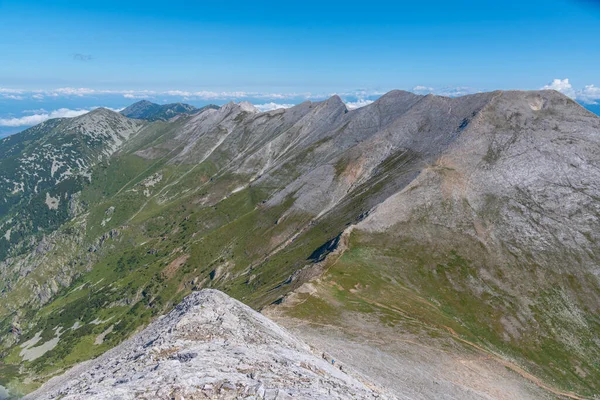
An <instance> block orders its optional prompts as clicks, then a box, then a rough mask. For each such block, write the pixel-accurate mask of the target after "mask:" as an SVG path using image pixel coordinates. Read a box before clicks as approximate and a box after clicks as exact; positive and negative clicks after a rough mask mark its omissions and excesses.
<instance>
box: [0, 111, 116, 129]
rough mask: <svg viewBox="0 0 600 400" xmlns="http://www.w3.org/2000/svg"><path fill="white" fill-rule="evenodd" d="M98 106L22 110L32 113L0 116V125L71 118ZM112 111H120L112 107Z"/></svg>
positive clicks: (36, 122) (30, 124)
mask: <svg viewBox="0 0 600 400" xmlns="http://www.w3.org/2000/svg"><path fill="white" fill-rule="evenodd" d="M96 108H99V107H91V108H89V109H77V110H71V109H68V108H59V109H58V110H53V111H46V110H44V109H40V110H26V111H23V113H24V114H26V113H32V115H25V116H23V117H13V118H0V127H3V126H4V127H11V128H17V127H27V126H34V125H37V124H41V123H42V122H44V121H47V120H49V119H53V118H73V117H79V116H80V115H83V114H87V113H89V112H90V111H92V110H94V109H96ZM112 110H113V111H120V110H115V109H112Z"/></svg>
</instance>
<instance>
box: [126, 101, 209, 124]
mask: <svg viewBox="0 0 600 400" xmlns="http://www.w3.org/2000/svg"><path fill="white" fill-rule="evenodd" d="M218 108H219V106H216V105H214V104H209V105H206V106H203V107H201V108H196V107H194V106H192V105H189V104H185V103H170V104H156V103H152V102H150V101H148V100H140V101H138V102H137V103H133V104H132V105H130V106H129V107H127V108H125V109H123V110H122V111H121V112H120V113H121V114H123V115H124V116H126V117H128V118H134V119H144V120H147V121H166V120H168V119H171V118H173V117H176V116H177V115H181V114H195V113H200V112H202V111H205V110H216V109H218Z"/></svg>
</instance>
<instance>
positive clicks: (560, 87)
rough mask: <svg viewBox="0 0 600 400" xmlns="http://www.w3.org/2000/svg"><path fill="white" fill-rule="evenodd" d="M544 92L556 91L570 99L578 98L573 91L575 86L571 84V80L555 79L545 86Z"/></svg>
mask: <svg viewBox="0 0 600 400" xmlns="http://www.w3.org/2000/svg"><path fill="white" fill-rule="evenodd" d="M542 90H556V91H558V92H561V93H563V94H565V95H567V96H569V97H572V98H576V97H577V94H576V93H575V90H574V89H573V85H571V83H570V82H569V79H555V80H553V81H552V82H550V83H549V84H547V85H545V86H544V87H543V88H542Z"/></svg>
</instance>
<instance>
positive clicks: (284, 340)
mask: <svg viewBox="0 0 600 400" xmlns="http://www.w3.org/2000/svg"><path fill="white" fill-rule="evenodd" d="M359 379H360V378H359ZM359 379H357V377H355V376H353V375H351V374H350V373H349V372H348V371H345V370H344V369H343V368H340V367H339V366H338V365H335V362H334V360H331V359H329V358H327V357H325V356H319V355H315V354H314V353H313V352H312V351H311V349H310V348H309V346H308V345H306V344H305V343H304V342H302V341H300V340H299V339H297V338H296V337H294V336H292V335H291V334H290V333H289V332H287V331H286V330H285V329H283V328H281V327H280V326H279V325H277V324H275V323H274V322H272V321H271V320H269V319H268V318H266V317H265V316H263V315H261V314H259V313H257V312H256V311H253V310H252V309H251V308H249V307H247V306H245V305H244V304H242V303H240V302H239V301H237V300H234V299H232V298H230V297H229V296H227V295H225V294H224V293H222V292H219V291H217V290H210V289H205V290H202V291H199V292H194V293H192V294H191V295H189V296H188V297H186V298H185V299H184V300H183V301H182V302H181V303H180V304H179V305H178V306H177V307H176V308H175V309H174V310H173V311H171V312H170V313H169V314H167V315H166V316H164V317H162V318H159V319H158V320H156V321H155V322H153V323H152V324H151V325H150V326H148V327H147V328H146V329H144V330H143V331H142V332H141V333H139V334H138V335H136V336H134V337H133V338H131V339H129V340H127V341H125V342H124V343H122V344H121V345H119V346H117V347H115V348H114V349H112V350H110V351H109V352H107V353H105V354H104V355H102V356H101V357H99V358H97V359H95V360H92V361H88V362H85V363H83V364H80V365H78V366H76V367H74V368H72V369H71V370H70V371H68V372H67V373H65V374H64V375H62V376H59V377H56V378H53V379H52V380H50V381H48V382H47V383H46V384H45V385H44V386H42V387H41V388H40V389H39V390H38V391H36V392H34V393H32V394H30V395H29V396H27V397H26V398H27V399H38V400H42V399H59V398H60V399H63V400H66V399H181V400H183V399H206V398H211V399H240V398H244V399H319V398H320V399H323V398H328V399H375V398H390V397H389V396H385V395H384V394H382V393H380V392H378V391H377V390H375V389H373V388H371V387H369V386H368V384H366V383H363V381H362V379H361V380H359Z"/></svg>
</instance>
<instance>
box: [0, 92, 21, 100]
mask: <svg viewBox="0 0 600 400" xmlns="http://www.w3.org/2000/svg"><path fill="white" fill-rule="evenodd" d="M0 97H2V98H4V99H9V100H23V99H24V97H23V96H19V95H16V94H8V93H0Z"/></svg>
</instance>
